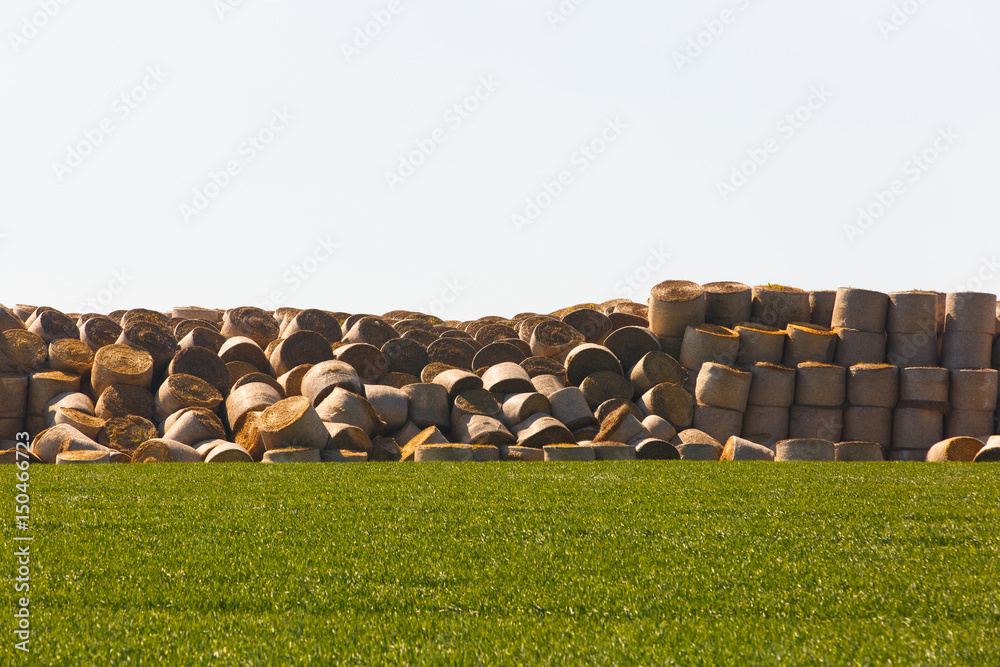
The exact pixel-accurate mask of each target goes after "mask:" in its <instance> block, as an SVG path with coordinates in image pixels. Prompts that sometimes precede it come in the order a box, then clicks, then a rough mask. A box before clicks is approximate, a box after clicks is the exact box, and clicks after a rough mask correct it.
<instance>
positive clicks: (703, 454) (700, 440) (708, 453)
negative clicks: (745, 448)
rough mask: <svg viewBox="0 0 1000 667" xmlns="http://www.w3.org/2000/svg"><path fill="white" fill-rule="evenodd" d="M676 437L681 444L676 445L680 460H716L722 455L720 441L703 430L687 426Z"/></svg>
mask: <svg viewBox="0 0 1000 667" xmlns="http://www.w3.org/2000/svg"><path fill="white" fill-rule="evenodd" d="M677 437H678V438H679V439H680V442H681V444H679V445H676V449H677V453H678V454H680V457H681V460H682V461H718V460H719V457H721V456H722V450H723V446H722V443H720V442H719V441H718V440H716V439H715V438H713V437H712V436H710V435H709V434H707V433H705V432H704V431H700V430H698V429H694V428H689V429H685V430H683V431H681V432H680V433H678V434H677Z"/></svg>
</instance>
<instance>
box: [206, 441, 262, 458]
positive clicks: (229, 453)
mask: <svg viewBox="0 0 1000 667" xmlns="http://www.w3.org/2000/svg"><path fill="white" fill-rule="evenodd" d="M204 461H205V463H253V458H252V457H251V456H250V452H248V451H247V450H245V449H243V448H242V447H240V446H239V445H236V444H233V443H231V442H225V441H222V442H220V443H219V444H218V446H216V447H213V448H212V450H211V451H210V452H208V453H207V454H206V455H205V459H204Z"/></svg>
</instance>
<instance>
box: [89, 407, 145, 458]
mask: <svg viewBox="0 0 1000 667" xmlns="http://www.w3.org/2000/svg"><path fill="white" fill-rule="evenodd" d="M156 436H157V430H156V425H155V424H153V422H151V421H149V420H148V419H143V418H142V417H137V416H135V415H127V416H123V417H112V418H111V419H108V420H107V421H106V422H104V426H103V427H102V428H101V430H100V431H99V432H98V433H97V442H99V443H100V444H102V445H104V446H105V447H109V448H111V449H114V450H116V451H119V452H125V453H127V454H129V455H131V454H132V453H133V452H134V451H135V450H136V449H137V448H138V447H139V445H141V444H142V443H144V442H146V441H147V440H152V439H153V438H155V437H156Z"/></svg>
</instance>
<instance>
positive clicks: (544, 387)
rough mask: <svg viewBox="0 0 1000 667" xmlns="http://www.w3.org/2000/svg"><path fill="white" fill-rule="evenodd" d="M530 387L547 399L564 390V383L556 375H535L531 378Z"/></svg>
mask: <svg viewBox="0 0 1000 667" xmlns="http://www.w3.org/2000/svg"><path fill="white" fill-rule="evenodd" d="M531 386H532V387H534V388H535V391H537V392H538V393H540V394H542V395H544V396H546V397H548V396H551V395H552V394H554V393H556V392H557V391H560V390H562V389H565V388H566V383H564V382H563V381H562V379H561V378H559V377H558V376H556V375H536V376H535V377H533V378H531Z"/></svg>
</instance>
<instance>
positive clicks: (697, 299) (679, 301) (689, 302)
mask: <svg viewBox="0 0 1000 667" xmlns="http://www.w3.org/2000/svg"><path fill="white" fill-rule="evenodd" d="M705 311H706V299H705V290H704V288H703V287H702V286H701V285H699V284H697V283H693V282H691V281H689V280H666V281H664V282H661V283H658V284H656V285H654V286H653V288H652V289H651V290H650V292H649V311H648V313H649V328H650V330H651V331H652V332H653V333H654V334H656V336H658V337H665V338H673V337H678V336H683V335H684V331H685V330H686V329H687V328H688V327H689V326H692V325H697V324H702V323H704V322H705Z"/></svg>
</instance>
